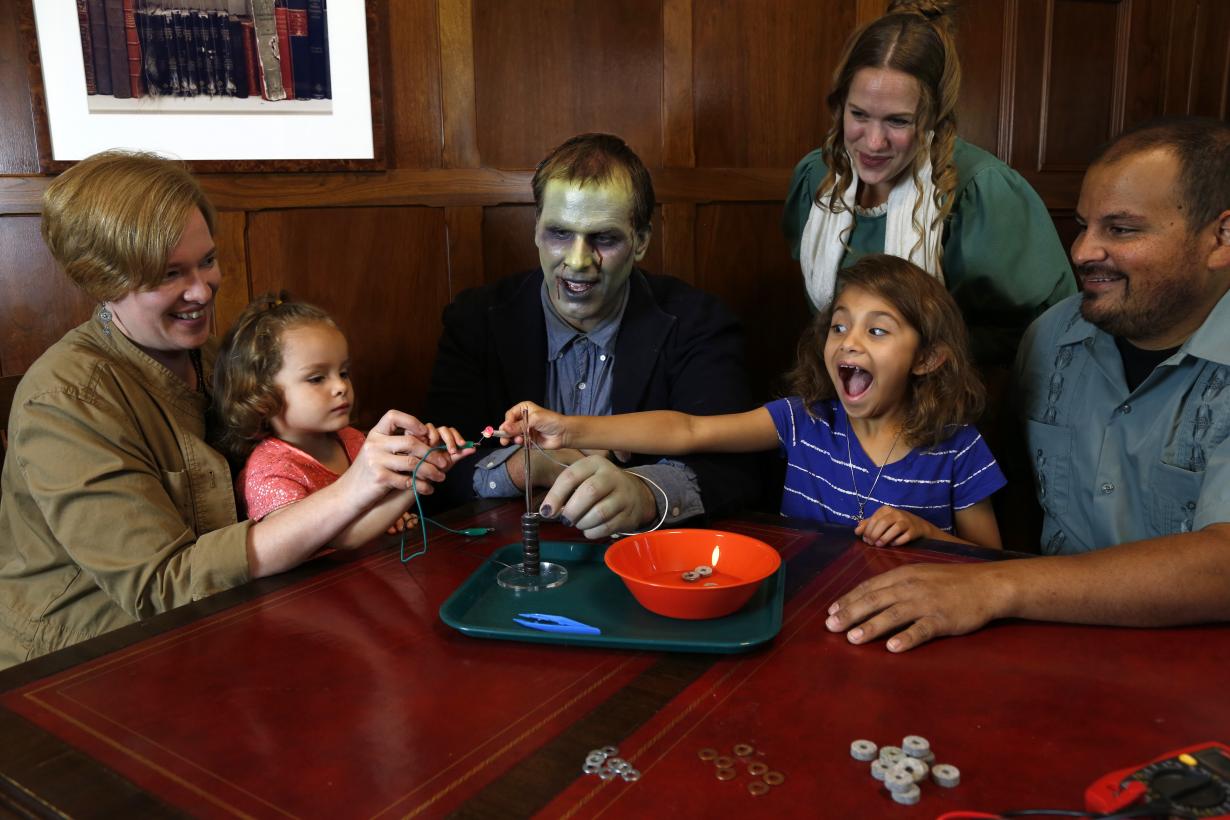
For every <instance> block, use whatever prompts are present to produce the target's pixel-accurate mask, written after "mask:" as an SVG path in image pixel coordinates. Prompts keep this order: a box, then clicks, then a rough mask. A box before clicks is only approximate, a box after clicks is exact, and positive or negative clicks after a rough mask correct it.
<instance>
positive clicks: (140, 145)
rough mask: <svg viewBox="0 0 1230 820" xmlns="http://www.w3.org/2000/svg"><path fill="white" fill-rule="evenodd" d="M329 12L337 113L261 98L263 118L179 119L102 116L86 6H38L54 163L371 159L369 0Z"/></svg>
mask: <svg viewBox="0 0 1230 820" xmlns="http://www.w3.org/2000/svg"><path fill="white" fill-rule="evenodd" d="M328 15H329V71H330V80H331V83H332V89H333V101H332V110H331V111H328V112H311V111H305V110H304V109H303V108H299V109H298V110H296V109H295V108H294V107H293V106H292V105H288V104H287V103H286V102H276V103H271V102H268V101H264V100H261V101H260V102H259V103H256V101H252V104H253V105H256V106H257V108H258V109H260V110H259V111H258V112H256V113H239V112H224V113H210V114H200V113H179V112H174V111H171V110H167V111H162V110H158V108H157V105H156V101H154V100H150V101H149V102H150V103H151V105H150V107H149V109H148V110H142V111H140V112H138V113H120V112H110V111H105V112H104V111H94V112H92V111H90V109H89V105H88V102H87V100H88V95H87V94H86V90H85V69H84V58H83V56H82V53H81V34H80V29H79V27H78V23H77V4H76V3H74V2H72V0H34V19H35V27H36V28H37V31H38V49H39V62H40V63H41V65H42V69H43V90H44V97H45V100H46V105H47V121H48V128H49V130H50V132H51V134H50V136H51V153H52V159H53V160H55V161H71V160H79V159H84V158H85V157H87V156H89V155H90V154H94V153H97V152H98V151H102V150H105V149H108V148H128V149H139V150H144V151H156V152H158V153H160V154H166V155H168V156H174V157H179V158H180V159H186V160H270V159H371V158H372V157H373V156H374V151H373V140H372V111H371V89H370V87H369V85H368V74H367V71H368V69H367V65H368V63H367V25H366V14H365V11H364V3H362V2H360V0H338V1H337V2H335V4H334V5H333V6H332V7H330V8H329V9H328ZM265 109H268V111H266V110H265ZM283 111H285V112H286V113H282V112H283Z"/></svg>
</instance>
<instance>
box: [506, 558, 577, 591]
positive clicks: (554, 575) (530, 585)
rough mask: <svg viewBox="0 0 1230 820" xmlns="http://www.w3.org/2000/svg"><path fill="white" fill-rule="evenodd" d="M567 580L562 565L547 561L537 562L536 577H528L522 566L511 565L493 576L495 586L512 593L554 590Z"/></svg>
mask: <svg viewBox="0 0 1230 820" xmlns="http://www.w3.org/2000/svg"><path fill="white" fill-rule="evenodd" d="M567 580H568V570H567V569H566V568H565V567H564V566H563V565H562V564H552V563H550V562H549V561H541V562H539V564H538V574H537V575H529V574H527V573H526V571H525V569H524V567H523V565H521V564H513V565H512V566H511V567H504V569H502V570H500V572H499V574H497V575H496V576H495V582H496V583H497V584H499V585H500V586H502V587H504V589H511V590H512V591H514V592H538V591H540V590H544V589H554V588H555V587H558V586H563V585H564V583H565V582H566V581H567Z"/></svg>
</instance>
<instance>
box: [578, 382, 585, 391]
mask: <svg viewBox="0 0 1230 820" xmlns="http://www.w3.org/2000/svg"><path fill="white" fill-rule="evenodd" d="M584 389H585V382H581V383H580V384H578V385H577V390H584Z"/></svg>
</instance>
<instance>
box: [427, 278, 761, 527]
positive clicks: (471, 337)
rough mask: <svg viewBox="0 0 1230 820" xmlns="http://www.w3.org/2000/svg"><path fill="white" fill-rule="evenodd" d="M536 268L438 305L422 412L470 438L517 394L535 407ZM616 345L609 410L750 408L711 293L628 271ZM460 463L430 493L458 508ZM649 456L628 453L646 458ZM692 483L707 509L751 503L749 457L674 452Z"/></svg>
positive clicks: (540, 380) (754, 472)
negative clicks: (438, 330)
mask: <svg viewBox="0 0 1230 820" xmlns="http://www.w3.org/2000/svg"><path fill="white" fill-rule="evenodd" d="M542 279H543V277H542V271H541V270H534V271H529V272H526V273H520V274H515V275H513V276H509V277H506V278H504V279H501V280H500V281H498V282H494V283H492V284H489V285H485V286H483V287H479V288H474V289H472V290H467V291H465V292H463V293H461V294H460V295H458V297H457V298H456V299H455V300H454V301H453V303H452V304H450V305H449V306H448V307H446V308H445V309H444V331H443V334H442V335H441V337H440V346H439V349H438V351H437V354H436V362H435V367H434V369H433V372H432V376H431V387H430V389H429V391H428V394H427V415H426V416H425V418H426V419H428V420H430V421H432V422H434V423H437V424H447V425H450V426H452V427H456V428H457V429H458V430H460V431H461V434H462V435H465V436H475V435H477V434H478V433H479V431H481V430H482V429H483V428H484V427H486V426H487V425H488V424H491V425H498V424H499V423H500V422H501V421H502V420H503V419H504V412H505V411H506V410H507V409H508V408H509V407H512V405H513V404H514V403H516V402H518V401H523V400H529V401H533V402H535V403H537V404H543V405H544V406H545V404H546V401H545V400H546V383H547V375H546V371H547V364H546V362H547V330H546V320H545V318H544V317H543V312H542V311H543V308H542V301H541V299H540V297H539V289H540V288H541V286H542ZM628 281H629V284H630V287H631V291H630V292H629V294H628V305H627V308H626V309H625V311H624V317H623V322H622V323H621V325H620V330H619V336H618V337H617V339H616V342H615V373H614V383H613V384H612V387H611V410H612V412H613V413H631V412H635V411H638V410H679V411H681V412H684V413H691V414H694V415H716V414H719V413H738V412H742V411H745V410H749V409H751V407H752V402H751V396H750V393H749V391H748V386H747V373H746V370H745V368H744V361H743V359H744V354H743V337H742V332H741V330H740V328H739V323H738V321H737V320H736V319H735V318H734V316H733V315H732V314H731V313H730V311H728V310H727V309H726V308H725V306H723V305H722V303H721V302H719V301H718V300H717V299H716V298H715V297H713V296H711V295H709V294H707V293H704V292H703V291H700V290H697V289H696V288H694V287H691V286H690V285H687V284H685V283H683V282H681V281H680V280H678V279H675V278H673V277H670V276H655V275H653V274H647V273H644V272H642V271H640V270H639V269H638V270H635V271H633V273H632V276H631V277H630V278H629V280H628ZM478 458H481V451H480V455H479V456H477V457H475V458H469V459H466V460H464V461H462V462H460V463H459V464H457V465H456V466H455V467H453V469H452V471H451V472H450V474H449V478H448V480H447V481H446V482H445V483H444V485H443V486H442V487H440V488H439V489H438V491H437V494H438V495H441V496H442V497H441V498H440V499H438V500H439V501H446V502H448V503H450V504H459V503H462V502H464V501H469V500H472V499H473V498H474V497H475V496H474V490H473V475H474V467H475V464H476V463H477V459H478ZM657 458H660V456H658V457H654V456H651V455H647V456H638V457H636V458H634V461H635V462H636V463H651V462H653V461H656V460H657ZM677 460H678V461H680V462H683V463H685V464H687V465H688V466H689V467H690V468H691V469H692V470H693V471H694V472H695V473H696V477H697V479H698V481H699V483H700V492H701V497H702V499H703V500H704V504H705V511H706V512H707V513H710V514H712V513H716V512H722V511H726V510H729V509H732V508H733V507H735V506H738V505H741V504H743V503H747V502H750V501H752V500H754V499H755V497H756V494H757V492H758V490H759V482H760V477H759V470H758V466H757V461H756V460H755V459H754V458H752V457H749V456H744V455H714V454H708V455H695V456H683V457H678V458H677Z"/></svg>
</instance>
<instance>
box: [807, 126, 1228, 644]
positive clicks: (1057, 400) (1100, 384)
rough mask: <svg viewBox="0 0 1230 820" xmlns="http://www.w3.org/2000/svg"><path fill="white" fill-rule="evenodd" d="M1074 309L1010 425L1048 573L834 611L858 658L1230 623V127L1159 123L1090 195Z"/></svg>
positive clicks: (923, 574)
mask: <svg viewBox="0 0 1230 820" xmlns="http://www.w3.org/2000/svg"><path fill="white" fill-rule="evenodd" d="M1077 219H1078V221H1079V222H1080V224H1081V227H1082V232H1081V234H1080V235H1079V236H1078V237H1077V239H1076V242H1075V243H1074V244H1073V246H1072V261H1073V263H1074V267H1075V269H1076V273H1077V277H1078V279H1079V280H1080V285H1081V293H1080V294H1079V295H1077V296H1074V297H1071V298H1070V299H1067V300H1065V301H1063V302H1061V303H1059V304H1057V305H1055V306H1054V307H1053V308H1051V309H1050V310H1048V311H1047V312H1046V313H1045V314H1043V315H1042V316H1041V317H1040V318H1039V319H1038V320H1037V321H1036V322H1035V323H1034V324H1033V325H1032V326H1031V327H1030V329H1029V330H1028V331H1027V333H1026V335H1025V338H1024V340H1023V342H1022V344H1021V348H1020V354H1019V356H1018V360H1017V375H1018V379H1019V382H1018V386H1019V388H1020V390H1021V391H1022V399H1023V400H1022V402H1021V404H1020V409H1021V412H1022V413H1023V414H1024V416H1025V423H1026V426H1027V430H1026V440H1027V443H1028V448H1029V457H1030V461H1031V466H1032V468H1033V472H1034V477H1035V487H1036V491H1037V495H1038V500H1039V502H1040V503H1041V505H1042V507H1043V510H1044V512H1045V517H1044V522H1043V531H1042V544H1041V547H1042V551H1043V552H1044V553H1046V554H1047V557H1042V558H1036V559H1032V560H1027V561H1004V562H996V563H988V564H982V565H966V566H935V565H916V566H912V567H902V568H899V569H896V570H893V571H891V572H887V573H884V574H883V575H880V576H878V577H876V578H872V579H870V580H869V581H867V582H865V583H864V584H862V585H860V586H859V587H857V588H856V589H854V590H853V591H852V592H851V593H849V594H847V595H846V596H844V597H842V598H841V599H839V600H838V601H836V602H835V603H834V604H833V606H832V608H831V609H830V611H829V615H830V617H829V620H828V622H827V625H828V627H829V629H830V630H832V631H846V632H847V637H848V638H849V640H851V641H852V642H854V643H864V642H866V641H870V640H873V639H874V638H876V637H877V636H879V635H881V634H884V633H886V632H891V631H893V630H896V629H898V628H900V627H906V628H905V629H904V630H903V631H901V632H900V633H898V634H896V635H894V636H893V637H892V638H891V639H890V640H889V641H888V649H889V650H890V651H895V652H900V651H904V650H906V649H910V648H911V647H913V646H916V645H918V644H919V643H922V642H924V641H926V640H929V639H931V638H933V637H936V636H939V635H959V634H964V633H966V632H971V631H973V630H975V629H978V628H979V627H981V626H983V625H984V624H986V623H987V622H988V621H990V620H993V619H995V618H1009V617H1015V618H1030V619H1037V620H1048V621H1066V622H1075V623H1098V624H1114V625H1124V626H1167V625H1173V624H1185V623H1199V622H1207V621H1221V620H1227V619H1230V440H1228V438H1230V124H1228V123H1225V122H1221V121H1218V120H1210V119H1201V118H1194V117H1188V118H1176V119H1169V120H1159V121H1156V122H1153V123H1148V124H1145V125H1144V126H1140V127H1138V128H1136V129H1133V130H1132V131H1129V132H1128V133H1125V134H1124V135H1122V136H1121V137H1119V138H1118V139H1117V140H1115V141H1114V142H1113V143H1111V145H1109V146H1108V147H1107V148H1105V149H1103V151H1102V152H1101V154H1100V155H1099V156H1098V157H1097V158H1096V159H1095V160H1094V162H1093V164H1092V165H1091V166H1090V168H1089V170H1088V172H1087V173H1086V175H1085V180H1084V184H1083V185H1082V186H1081V194H1080V201H1079V203H1078V206H1077Z"/></svg>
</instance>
